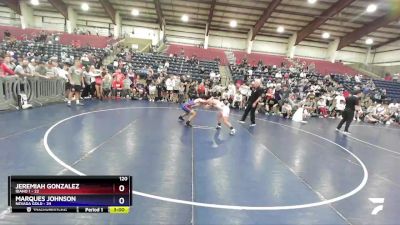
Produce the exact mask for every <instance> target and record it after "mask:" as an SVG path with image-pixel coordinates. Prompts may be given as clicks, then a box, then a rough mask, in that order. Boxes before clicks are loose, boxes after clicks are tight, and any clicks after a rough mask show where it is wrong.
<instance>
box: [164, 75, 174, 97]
mask: <svg viewBox="0 0 400 225" xmlns="http://www.w3.org/2000/svg"><path fill="white" fill-rule="evenodd" d="M165 86H166V88H167V100H168V101H171V99H172V92H173V90H174V83H173V81H172V79H171V77H168V78H167V79H166V80H165Z"/></svg>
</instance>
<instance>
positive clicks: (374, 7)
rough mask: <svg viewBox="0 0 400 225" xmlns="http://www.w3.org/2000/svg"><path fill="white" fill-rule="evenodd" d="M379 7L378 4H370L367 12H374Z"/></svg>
mask: <svg viewBox="0 0 400 225" xmlns="http://www.w3.org/2000/svg"><path fill="white" fill-rule="evenodd" d="M377 9H378V6H377V5H376V4H369V5H368V7H367V9H366V11H367V13H373V12H375V11H376V10H377Z"/></svg>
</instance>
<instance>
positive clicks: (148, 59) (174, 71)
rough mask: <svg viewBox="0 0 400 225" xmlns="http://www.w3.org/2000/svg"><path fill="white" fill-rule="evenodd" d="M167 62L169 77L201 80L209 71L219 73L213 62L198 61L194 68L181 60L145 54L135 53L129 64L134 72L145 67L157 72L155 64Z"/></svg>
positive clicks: (216, 64)
mask: <svg viewBox="0 0 400 225" xmlns="http://www.w3.org/2000/svg"><path fill="white" fill-rule="evenodd" d="M164 61H168V62H169V68H168V71H167V73H168V74H169V75H190V77H191V78H193V79H196V80H199V81H200V80H201V79H203V78H208V77H209V74H210V72H211V70H213V71H214V72H216V73H219V68H218V63H217V62H215V61H204V60H200V61H199V66H198V67H196V66H194V65H191V64H190V63H189V62H185V60H184V59H182V58H179V57H178V58H171V57H169V56H165V55H154V54H146V53H137V54H136V55H135V56H134V57H133V58H132V61H131V62H128V63H131V64H132V67H133V69H134V70H136V71H140V70H141V69H143V68H144V67H145V66H146V65H152V66H153V69H154V70H157V67H158V65H155V63H156V62H158V63H160V62H164ZM201 67H204V70H205V72H204V73H203V74H201V73H200V68H201Z"/></svg>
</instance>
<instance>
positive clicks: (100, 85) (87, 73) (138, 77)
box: [0, 47, 400, 124]
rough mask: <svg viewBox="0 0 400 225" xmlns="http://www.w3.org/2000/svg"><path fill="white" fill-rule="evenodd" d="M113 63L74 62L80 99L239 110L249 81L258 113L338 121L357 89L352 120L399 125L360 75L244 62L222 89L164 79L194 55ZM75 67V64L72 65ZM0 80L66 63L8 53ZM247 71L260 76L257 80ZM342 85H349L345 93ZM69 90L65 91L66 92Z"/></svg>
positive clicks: (395, 106) (211, 82)
mask: <svg viewBox="0 0 400 225" xmlns="http://www.w3.org/2000/svg"><path fill="white" fill-rule="evenodd" d="M118 50H119V53H118V54H117V60H115V61H114V63H112V64H110V65H108V66H102V65H101V63H99V61H97V60H96V57H95V56H93V55H91V54H90V53H88V54H84V55H82V57H80V58H78V59H75V60H74V61H75V65H74V66H77V65H78V66H80V67H81V68H82V69H83V71H84V73H83V87H84V88H83V91H82V97H83V98H98V99H104V98H130V99H144V100H149V101H161V102H175V103H182V102H185V101H187V100H189V99H194V98H196V97H199V96H203V95H209V96H210V95H212V96H219V97H221V98H223V99H227V100H229V102H230V105H231V107H232V108H237V109H239V110H241V109H243V107H244V105H245V102H246V100H247V98H248V97H249V96H250V94H251V89H252V81H253V80H254V79H255V78H260V79H261V80H262V83H263V88H264V89H265V93H264V95H263V100H262V101H261V103H260V104H259V105H258V108H257V112H258V113H264V114H267V115H277V116H282V117H284V118H292V117H293V115H294V113H295V112H296V111H297V110H302V112H303V115H304V118H303V120H305V119H307V118H308V117H320V118H341V112H342V111H343V110H344V106H345V98H346V97H347V96H348V95H349V94H350V92H351V91H355V90H361V91H362V92H363V93H364V94H363V97H362V99H361V100H360V102H361V104H360V107H358V108H357V113H356V116H355V118H354V120H357V121H361V120H364V121H365V122H368V123H385V124H390V123H392V122H396V123H399V110H400V106H399V103H397V102H396V100H391V99H386V98H385V90H378V89H376V87H375V85H374V83H373V81H372V80H370V79H363V78H362V76H361V75H360V76H358V75H357V76H354V77H351V76H344V75H336V74H329V75H325V76H323V75H321V74H316V73H314V72H313V69H314V68H313V67H312V66H310V65H308V66H305V65H302V66H298V65H293V64H288V63H285V62H283V63H282V64H281V65H265V64H264V62H262V61H260V62H258V63H257V64H256V65H253V66H250V65H248V62H246V60H245V59H244V60H243V62H242V63H241V64H239V65H231V69H232V71H241V73H243V75H244V77H245V78H244V79H243V80H234V81H232V82H230V83H226V84H222V83H221V77H220V75H219V74H216V73H215V72H214V71H211V72H210V74H209V76H207V77H203V79H202V80H197V79H192V78H191V77H190V75H189V74H180V75H176V74H174V75H169V74H168V67H169V61H171V62H172V61H173V60H174V59H175V58H177V57H183V58H184V59H186V60H187V61H190V62H191V65H192V66H194V67H196V66H198V65H199V64H198V63H199V59H197V58H196V57H195V56H190V57H189V56H185V55H184V52H182V53H181V54H180V55H171V56H170V57H169V59H170V60H164V61H157V62H154V63H153V64H148V65H145V66H144V67H143V68H134V67H133V66H132V65H131V64H130V63H129V62H130V61H131V59H132V58H134V57H135V52H134V51H132V50H128V49H125V48H123V47H120V48H119V49H118ZM77 62H78V63H77ZM0 63H1V67H0V68H1V69H0V75H1V76H5V75H12V74H16V75H19V76H27V75H37V76H43V77H47V78H50V77H62V78H64V79H66V80H68V78H69V76H68V74H69V73H70V69H69V67H70V66H71V64H70V63H64V62H63V63H60V62H59V60H57V59H49V60H48V61H36V60H32V59H31V60H30V59H29V57H28V55H27V56H25V57H21V58H18V59H15V58H14V59H13V58H12V56H11V55H10V54H6V55H4V57H3V58H2V59H1V61H0ZM252 71H264V72H266V73H264V75H263V76H261V77H260V76H256V75H254V73H252ZM338 76H339V77H340V78H341V80H345V81H352V84H354V85H352V86H351V87H350V88H347V89H346V88H345V86H344V85H343V83H341V82H337V79H336V78H337V77H338ZM68 88H69V87H68V86H67V89H68Z"/></svg>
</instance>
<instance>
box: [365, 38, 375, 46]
mask: <svg viewBox="0 0 400 225" xmlns="http://www.w3.org/2000/svg"><path fill="white" fill-rule="evenodd" d="M373 43H374V39H372V38H367V39H366V40H365V44H367V45H372V44H373Z"/></svg>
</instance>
